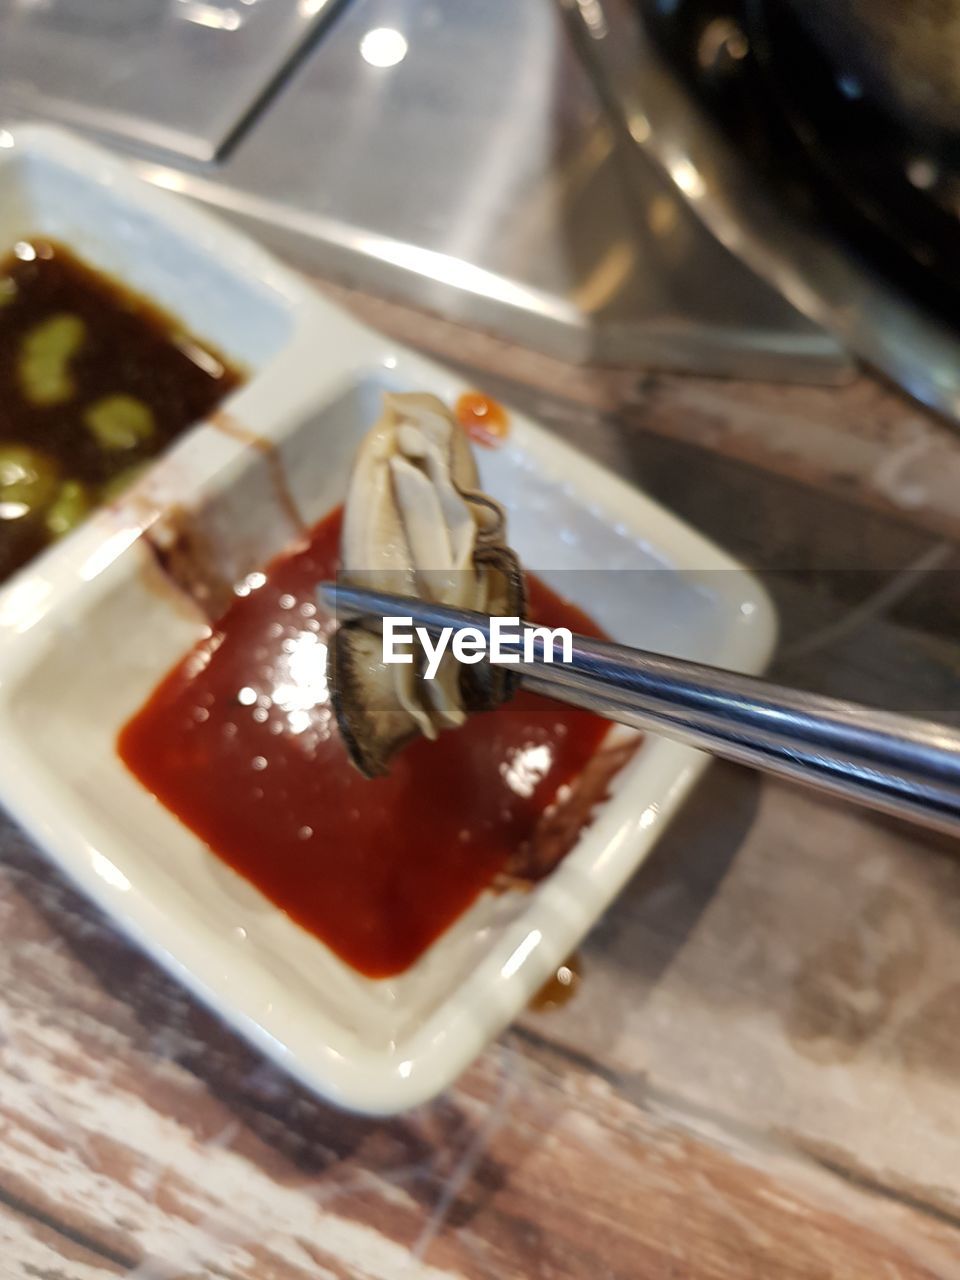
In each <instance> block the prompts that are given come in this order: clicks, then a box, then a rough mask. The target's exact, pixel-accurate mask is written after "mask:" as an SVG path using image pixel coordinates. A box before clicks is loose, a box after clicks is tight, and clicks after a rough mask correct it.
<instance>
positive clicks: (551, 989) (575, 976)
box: [530, 952, 583, 1010]
mask: <svg viewBox="0 0 960 1280" xmlns="http://www.w3.org/2000/svg"><path fill="white" fill-rule="evenodd" d="M582 981H583V962H582V961H581V959H580V956H579V955H578V954H577V952H574V953H573V955H572V956H569V957H568V958H567V959H566V960H564V962H563V964H561V965H559V966H558V967H557V971H556V973H555V974H554V975H553V977H552V978H548V979H547V980H546V982H545V983H544V984H543V986H542V987H541V988H540V990H539V991H538V992H537V994H536V995H535V996H534V997H533V999H532V1000H531V1001H530V1008H531V1009H537V1010H544V1009H560V1008H562V1007H563V1006H564V1005H565V1004H567V1003H568V1002H569V1001H570V1000H572V999H573V997H574V996H575V995H576V993H577V990H578V989H579V987H580V983H581V982H582Z"/></svg>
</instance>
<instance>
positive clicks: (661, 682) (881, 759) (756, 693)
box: [319, 583, 960, 834]
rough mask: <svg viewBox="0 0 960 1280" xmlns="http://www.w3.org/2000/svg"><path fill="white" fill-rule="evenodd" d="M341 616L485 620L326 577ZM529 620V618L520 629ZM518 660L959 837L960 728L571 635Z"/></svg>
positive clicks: (620, 705)
mask: <svg viewBox="0 0 960 1280" xmlns="http://www.w3.org/2000/svg"><path fill="white" fill-rule="evenodd" d="M319 593H320V596H321V599H322V600H323V601H324V602H325V603H326V604H327V605H328V606H329V607H330V608H331V609H333V610H335V611H336V613H337V615H338V616H340V617H343V618H347V617H357V616H365V617H370V618H376V619H379V618H383V617H409V618H412V620H413V624H414V626H422V627H426V628H427V630H428V631H429V632H430V633H431V634H432V635H435V634H436V633H437V632H439V631H440V630H441V629H443V628H444V627H454V628H458V627H463V626H471V627H476V628H477V629H478V630H479V631H480V632H481V634H483V635H484V636H485V637H486V638H487V640H488V641H489V636H490V629H489V623H490V619H489V618H488V617H487V616H486V615H484V614H478V613H473V612H470V611H468V610H463V609H451V608H447V607H445V606H443V605H434V604H430V603H428V602H425V601H423V600H418V599H414V598H411V597H406V596H396V595H391V594H389V593H386V592H379V591H366V590H362V589H360V588H356V587H350V586H346V585H342V584H335V583H323V584H321V586H320V588H319ZM524 625H525V626H527V627H529V626H530V625H531V624H524ZM543 650H544V642H543V639H542V637H536V638H535V642H534V661H533V662H532V663H524V662H522V661H521V663H520V664H519V666H517V667H516V670H517V671H518V673H519V675H520V679H521V682H522V683H523V685H524V686H525V687H527V688H530V689H532V690H535V691H536V692H538V693H542V694H546V695H547V696H549V697H552V698H555V699H557V700H559V701H561V702H567V703H572V704H573V705H576V706H580V707H584V708H586V709H587V710H590V711H595V712H597V713H598V714H599V715H603V716H606V717H607V718H609V719H611V720H616V721H619V722H620V723H621V724H626V725H630V726H632V727H634V728H638V729H643V730H645V731H647V732H653V733H659V734H662V735H663V736H664V737H668V738H673V739H676V740H677V741H679V742H683V743H686V744H687V745H689V746H694V747H698V748H700V749H702V750H705V751H709V752H711V753H712V754H713V755H716V756H721V757H723V758H725V759H727V760H734V761H736V762H737V763H739V764H746V765H749V766H751V767H753V768H755V769H760V770H763V771H765V772H767V773H771V774H776V775H778V776H780V777H784V778H789V779H790V780H792V781H796V782H802V783H806V784H808V785H810V786H813V787H816V788H817V789H819V790H821V791H825V792H829V793H830V794H832V795H836V796H840V797H842V798H844V799H847V800H851V801H853V802H855V803H859V804H864V805H867V806H869V807H872V808H875V809H879V810H882V811H884V812H886V813H890V814H894V815H896V816H898V817H903V818H908V819H912V820H914V821H917V822H921V823H924V824H926V825H928V826H933V827H937V828H939V829H941V830H945V831H948V832H950V833H953V834H960V730H958V729H956V728H954V727H952V726H950V725H947V724H939V723H937V722H936V721H932V720H924V719H918V718H916V717H913V716H906V715H900V714H898V713H896V712H892V711H884V710H882V709H879V708H875V707H868V706H863V705H861V704H858V703H855V702H847V701H843V700H841V699H838V698H829V697H826V696H824V695H822V694H815V693H807V692H804V691H802V690H798V689H791V688H788V687H786V686H783V685H777V684H774V683H772V682H770V681H767V680H762V679H759V678H756V677H753V676H744V675H739V674H737V673H735V672H731V671H725V670H723V669H721V668H718V667H709V666H705V665H703V664H701V663H696V662H687V661H684V660H683V659H680V658H671V657H667V656H665V655H662V654H655V653H648V652H646V651H644V650H642V649H634V648H631V647H629V646H627V645H620V644H613V643H610V642H607V641H600V640H593V639H590V638H588V637H586V636H578V635H575V636H574V637H573V652H572V661H571V662H569V663H565V662H560V661H559V656H560V655H559V653H555V654H554V661H552V662H548V661H546V660H545V655H544V651H543Z"/></svg>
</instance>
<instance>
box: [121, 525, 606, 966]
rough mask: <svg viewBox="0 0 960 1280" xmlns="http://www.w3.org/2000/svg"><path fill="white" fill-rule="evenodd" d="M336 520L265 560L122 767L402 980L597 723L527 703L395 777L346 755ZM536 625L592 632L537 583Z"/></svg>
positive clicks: (342, 949) (218, 848)
mask: <svg viewBox="0 0 960 1280" xmlns="http://www.w3.org/2000/svg"><path fill="white" fill-rule="evenodd" d="M340 525H341V512H340V511H336V512H334V513H333V514H331V515H330V516H328V517H327V518H326V519H325V520H323V521H322V522H321V523H320V524H319V525H318V526H317V527H316V528H315V530H314V531H313V534H312V538H311V542H310V544H309V546H308V547H307V548H306V549H305V550H303V551H299V552H296V553H294V554H292V555H288V556H286V557H283V558H280V559H279V560H277V561H275V562H274V563H273V564H272V565H271V566H270V567H269V568H268V569H267V570H266V573H265V580H264V582H263V583H262V585H260V586H259V587H255V588H254V589H252V590H251V591H250V593H249V594H248V595H246V596H244V597H242V598H238V599H237V600H236V602H235V603H233V604H232V605H231V606H230V608H229V609H228V611H227V612H226V614H225V615H224V616H223V618H222V619H221V620H220V622H219V623H218V624H217V626H216V628H215V629H214V633H213V635H212V636H211V638H210V639H209V640H205V641H203V642H202V643H201V644H199V645H198V646H197V647H196V648H195V649H194V650H193V651H192V652H191V653H190V654H188V655H187V657H186V658H184V659H183V661H182V662H180V663H179V664H178V665H177V666H176V667H175V668H174V669H173V670H172V671H171V672H170V674H169V675H168V676H167V677H166V678H165V679H164V680H163V682H162V683H161V684H160V685H159V687H158V688H157V689H156V691H155V692H154V694H153V695H152V697H151V698H150V700H149V701H148V702H147V704H146V705H145V706H144V707H143V708H142V709H141V710H140V711H139V712H138V713H137V715H136V716H134V718H133V719H132V720H131V721H130V723H129V724H128V725H127V726H126V727H125V728H124V729H123V731H122V733H121V735H120V738H119V742H118V750H119V753H120V756H121V758H122V759H123V761H124V762H125V763H126V765H127V766H128V768H129V769H130V770H131V771H132V772H133V773H134V774H135V775H136V776H137V777H138V778H139V779H140V781H141V782H142V783H143V784H144V785H145V786H146V787H148V788H149V789H150V791H152V792H153V793H154V795H156V796H157V797H158V798H159V799H160V800H161V801H162V802H163V803H164V804H165V805H166V806H167V807H168V808H169V809H171V810H172V811H173V812H174V813H175V814H176V815H177V816H178V817H179V818H180V820H181V821H182V822H184V823H185V824H186V825H187V826H188V827H190V828H191V829H192V830H193V831H194V832H196V834H197V835H198V836H200V837H201V839H202V840H204V841H205V842H206V844H208V845H209V846H210V848H211V849H212V850H213V851H214V852H215V853H216V854H218V855H219V856H220V857H221V858H222V859H223V860H224V861H225V862H227V863H229V865H230V866H231V867H233V868H234V870H236V871H238V872H239V873H240V874H241V875H243V876H245V877H246V878H247V879H248V880H251V881H252V882H253V883H254V884H255V885H256V886H257V887H258V888H259V889H260V890H261V891H262V892H263V893H264V894H266V896H267V897H268V898H270V899H271V900H272V901H273V902H274V903H276V905H277V906H279V907H281V908H282V909H283V910H284V911H286V912H287V913H288V914H289V915H290V916H292V917H293V918H294V919H295V920H297V921H298V922H299V923H300V924H301V925H303V927H304V928H306V929H308V930H310V932H312V933H314V934H316V935H317V936H318V937H319V938H321V939H322V940H323V941H324V942H325V943H326V944H327V945H328V946H329V947H331V948H332V949H333V950H334V951H335V952H336V953H337V954H338V955H339V956H341V957H342V958H343V959H344V960H345V961H347V962H348V963H349V964H351V965H353V966H354V968H356V969H359V970H360V971H361V972H362V973H364V974H367V975H369V976H370V977H386V976H388V975H390V974H394V973H399V972H400V971H402V970H403V969H406V968H407V967H408V966H409V965H410V964H412V963H413V961H414V960H416V958H417V956H419V955H420V954H421V952H422V951H424V949H425V948H426V947H427V946H429V944H430V943H431V942H432V941H433V940H434V939H435V938H436V937H437V936H438V935H439V934H440V933H442V932H443V930H444V929H445V928H446V927H447V926H448V925H449V924H450V923H451V922H452V921H453V920H454V919H456V917H457V916H458V915H459V914H460V913H461V912H462V911H463V910H464V909H465V908H466V907H468V906H469V905H470V903H471V902H472V901H473V900H474V899H475V898H476V896H477V895H478V894H479V893H480V892H481V891H482V890H483V889H485V888H486V887H488V886H489V885H490V884H491V883H492V881H493V880H494V879H495V877H496V876H497V874H498V872H500V871H501V870H502V868H503V867H504V865H505V863H506V861H507V859H508V857H509V856H510V854H511V853H515V852H516V850H517V849H518V848H519V847H521V846H522V845H523V843H524V842H526V841H529V840H530V839H531V836H532V834H533V832H534V830H535V828H536V824H537V821H538V819H539V818H540V817H541V815H542V814H543V812H544V810H545V809H546V808H547V807H548V806H549V805H550V804H551V802H552V801H553V800H554V799H555V797H556V795H557V792H558V790H559V788H561V787H562V786H564V785H565V784H567V783H569V782H570V781H571V780H572V779H574V778H575V777H576V775H577V774H578V773H579V772H580V771H581V769H582V768H583V766H584V765H585V764H586V763H587V761H588V760H589V758H590V757H591V755H592V754H593V753H594V751H595V750H596V748H597V746H598V745H599V743H600V740H601V739H602V737H603V735H604V733H605V732H606V729H607V723H606V721H604V720H601V719H599V718H598V717H596V716H593V715H590V714H589V713H587V712H584V711H578V710H576V709H575V708H572V707H564V706H562V705H560V704H559V703H553V702H550V701H548V700H546V699H542V698H539V697H537V696H535V695H533V694H528V693H520V694H518V695H517V696H516V697H515V698H514V699H513V700H512V701H511V702H509V703H507V704H505V705H504V706H502V707H500V708H498V709H497V710H496V711H491V712H487V713H486V714H483V715H477V716H474V717H472V718H471V720H470V721H469V722H468V723H467V724H466V725H465V726H464V728H462V729H460V730H457V731H456V732H449V733H444V734H443V735H441V737H440V739H439V740H438V741H436V742H428V741H426V740H420V741H417V742H415V743H413V744H412V745H411V746H410V747H408V748H407V749H406V750H404V751H402V752H400V754H399V755H397V757H396V758H395V760H394V761H393V764H392V768H391V773H390V775H389V777H386V778H377V779H375V780H373V781H368V780H367V779H365V778H363V777H361V775H360V774H359V773H358V772H357V771H356V770H355V769H354V768H353V766H352V765H351V764H350V762H349V761H348V759H347V756H346V753H345V751H344V748H343V745H342V743H341V741H340V738H339V736H338V733H337V728H336V722H335V720H334V718H333V713H332V710H331V708H330V705H329V702H328V700H327V696H326V691H325V680H324V670H325V644H324V642H325V640H326V638H327V636H328V635H329V632H330V630H331V629H332V623H331V622H330V621H329V620H328V619H326V618H324V617H323V616H322V615H321V614H320V613H319V612H318V610H317V606H316V601H315V588H316V584H317V583H318V582H320V581H322V580H323V579H326V578H331V577H333V575H334V573H335V571H336V568H337V562H338V548H339V542H340ZM528 588H529V597H530V609H529V613H530V615H531V616H532V617H533V618H534V619H535V620H537V621H540V622H544V623H549V624H550V625H551V626H568V627H570V628H571V629H573V630H576V631H579V632H581V633H587V634H591V635H597V634H598V632H597V628H596V627H595V626H594V625H593V624H592V623H591V621H590V619H589V618H587V617H586V615H585V614H583V613H581V612H580V610H578V609H576V608H575V607H574V606H572V605H570V604H567V603H566V602H564V601H562V600H561V599H560V598H559V597H558V596H556V595H554V594H553V593H552V592H551V591H550V590H549V589H548V588H547V587H545V586H544V585H543V584H542V583H540V582H538V581H537V579H536V578H532V577H531V578H530V579H529V580H528Z"/></svg>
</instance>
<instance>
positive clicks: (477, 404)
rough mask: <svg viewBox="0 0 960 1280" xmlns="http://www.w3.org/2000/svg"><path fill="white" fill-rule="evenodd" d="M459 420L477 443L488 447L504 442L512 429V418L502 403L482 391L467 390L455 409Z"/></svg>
mask: <svg viewBox="0 0 960 1280" xmlns="http://www.w3.org/2000/svg"><path fill="white" fill-rule="evenodd" d="M453 412H454V415H455V416H456V419H457V421H458V422H459V423H460V425H461V427H463V429H464V431H465V432H466V433H467V435H468V436H469V437H470V439H471V440H474V441H475V442H476V443H477V444H482V445H486V447H487V448H488V449H492V448H495V447H496V446H497V445H498V444H502V443H503V441H504V440H506V438H507V434H508V433H509V431H510V419H509V418H508V417H507V411H506V409H504V407H503V405H502V404H499V403H498V402H497V401H496V400H494V399H493V397H492V396H485V395H483V393H482V392H480V391H465V392H464V393H463V395H462V396H460V398H459V399H458V400H457V403H456V404H455V405H454V409H453Z"/></svg>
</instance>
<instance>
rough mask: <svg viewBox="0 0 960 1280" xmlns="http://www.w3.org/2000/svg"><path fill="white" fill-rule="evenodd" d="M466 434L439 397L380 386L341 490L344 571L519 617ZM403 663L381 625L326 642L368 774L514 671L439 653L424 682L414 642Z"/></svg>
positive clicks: (453, 719) (354, 746)
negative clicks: (390, 654) (389, 657)
mask: <svg viewBox="0 0 960 1280" xmlns="http://www.w3.org/2000/svg"><path fill="white" fill-rule="evenodd" d="M479 483H480V480H479V475H478V473H477V468H476V463H475V462H474V458H473V454H472V452H471V450H470V445H469V443H468V442H467V438H466V436H465V435H464V433H463V432H462V430H461V429H460V428H459V426H458V425H457V423H456V422H455V420H454V419H453V417H452V415H451V414H450V412H449V411H448V409H447V408H446V406H445V405H444V404H443V403H442V401H440V400H438V399H437V398H436V397H435V396H431V395H420V394H409V395H400V394H387V395H385V396H384V411H383V415H382V417H381V418H380V420H379V422H378V423H377V424H376V426H375V427H373V429H372V430H371V431H370V432H369V434H368V435H367V436H366V438H365V439H364V441H363V443H362V444H361V446H360V450H359V452H358V454H357V459H356V462H355V464H354V470H353V474H352V476H351V479H350V485H349V488H348V491H347V500H346V509H345V513H344V523H343V535H342V542H341V573H342V576H343V578H344V579H345V580H346V581H348V582H350V583H352V584H353V585H355V586H363V587H367V588H370V589H373V590H381V591H390V592H393V593H395V594H398V595H411V596H416V597H418V598H419V599H423V600H429V601H431V602H433V603H435V604H445V605H451V606H454V607H458V608H464V609H475V610H477V611H479V612H481V613H487V614H497V615H503V616H508V617H514V616H522V614H523V607H524V590H523V573H522V570H521V568H520V563H519V561H518V560H517V557H516V556H515V555H514V553H513V552H512V551H511V550H510V548H509V547H508V546H507V545H506V542H505V532H506V521H505V518H504V513H503V510H502V508H501V507H500V506H499V505H498V504H497V503H496V502H495V501H494V500H493V499H492V498H490V497H489V496H488V495H487V494H485V493H482V492H481V491H480V489H479ZM410 652H411V654H412V656H413V662H412V663H411V664H398V665H393V664H391V665H389V666H387V665H385V664H384V662H383V646H382V636H381V632H380V629H379V625H377V627H376V629H372V626H371V624H369V623H367V622H365V621H364V620H354V621H351V622H347V623H344V624H343V625H341V626H340V628H339V629H338V630H337V632H336V634H335V636H334V639H333V642H332V644H331V646H330V649H329V677H330V689H331V697H332V701H333V707H334V711H335V713H336V716H337V721H338V723H339V726H340V732H341V734H342V736H343V740H344V742H345V743H346V746H347V750H348V751H349V753H350V756H351V758H352V760H353V762H354V764H356V766H357V767H358V768H359V769H360V770H361V772H363V773H365V774H366V775H367V776H368V777H374V776H376V775H378V774H383V773H386V772H387V768H388V764H389V761H390V758H391V756H392V755H393V754H394V752H396V751H397V750H398V749H399V748H400V747H401V746H403V745H404V744H405V743H407V742H409V741H411V740H412V739H413V738H415V737H417V736H418V735H423V736H425V737H427V738H436V737H437V735H438V733H439V732H440V731H441V730H443V729H451V728H456V727H457V726H459V725H462V724H463V723H464V721H465V720H466V717H467V715H468V713H470V712H473V711H483V710H489V709H491V708H493V707H496V706H499V705H500V703H502V702H504V701H505V700H506V699H507V698H509V697H510V696H511V694H512V692H513V673H512V672H511V671H510V670H509V669H508V668H504V667H502V666H491V665H490V664H489V663H487V662H482V663H478V664H476V665H471V666H462V665H461V664H460V663H458V662H457V661H456V660H455V659H454V658H452V657H450V656H449V655H446V656H445V657H444V658H443V660H442V661H441V664H440V667H439V670H438V671H437V674H436V676H435V677H434V679H432V680H427V679H425V678H424V676H423V666H424V655H423V653H422V651H421V650H420V648H419V645H417V643H416V642H414V643H413V645H412V646H411V648H410Z"/></svg>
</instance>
